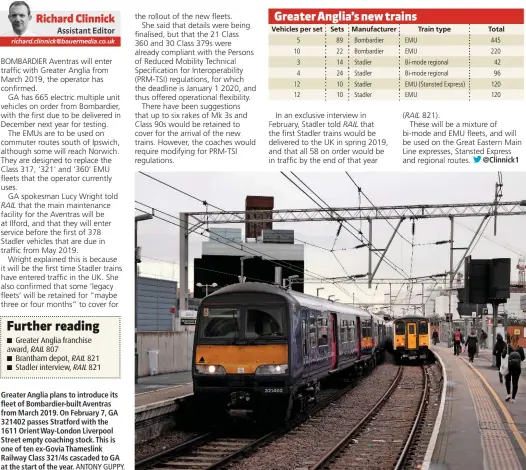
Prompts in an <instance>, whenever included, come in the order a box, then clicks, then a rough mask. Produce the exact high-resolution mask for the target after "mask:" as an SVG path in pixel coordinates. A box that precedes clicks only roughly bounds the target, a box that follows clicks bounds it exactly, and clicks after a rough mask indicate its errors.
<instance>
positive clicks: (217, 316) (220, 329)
mask: <svg viewBox="0 0 526 470" xmlns="http://www.w3.org/2000/svg"><path fill="white" fill-rule="evenodd" d="M240 318H241V314H240V311H239V309H237V308H204V309H203V316H202V318H201V322H200V325H199V337H201V338H235V337H239V332H240V329H241V328H240Z"/></svg>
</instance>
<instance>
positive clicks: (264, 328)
mask: <svg viewBox="0 0 526 470" xmlns="http://www.w3.org/2000/svg"><path fill="white" fill-rule="evenodd" d="M285 317H286V316H285V307H284V306H281V305H279V306H276V305H271V306H269V305H262V306H253V307H250V306H249V307H248V308H247V325H246V332H245V337H246V338H249V339H250V338H259V337H261V336H268V337H276V336H277V337H283V336H284V335H285Z"/></svg>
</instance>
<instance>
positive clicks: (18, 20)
mask: <svg viewBox="0 0 526 470" xmlns="http://www.w3.org/2000/svg"><path fill="white" fill-rule="evenodd" d="M7 17H8V18H9V21H10V22H11V27H12V28H13V29H12V31H9V32H6V33H4V34H3V36H34V34H33V33H32V32H31V31H30V30H29V29H28V27H29V22H30V21H31V8H29V5H28V4H27V3H26V2H22V1H14V2H13V3H11V5H9V14H8V16H7Z"/></svg>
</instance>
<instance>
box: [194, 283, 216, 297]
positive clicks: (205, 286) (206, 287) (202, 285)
mask: <svg viewBox="0 0 526 470" xmlns="http://www.w3.org/2000/svg"><path fill="white" fill-rule="evenodd" d="M196 286H197V287H204V288H205V297H208V288H209V287H217V283H216V282H213V283H212V284H201V283H200V282H198V283H197V284H196Z"/></svg>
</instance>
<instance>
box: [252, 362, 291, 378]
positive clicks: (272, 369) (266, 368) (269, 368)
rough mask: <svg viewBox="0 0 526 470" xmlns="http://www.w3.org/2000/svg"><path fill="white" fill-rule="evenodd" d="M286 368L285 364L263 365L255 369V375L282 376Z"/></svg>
mask: <svg viewBox="0 0 526 470" xmlns="http://www.w3.org/2000/svg"><path fill="white" fill-rule="evenodd" d="M288 368H289V366H288V365H287V364H264V365H262V366H259V367H258V368H257V369H256V375H282V374H286V373H287V370H288Z"/></svg>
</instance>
